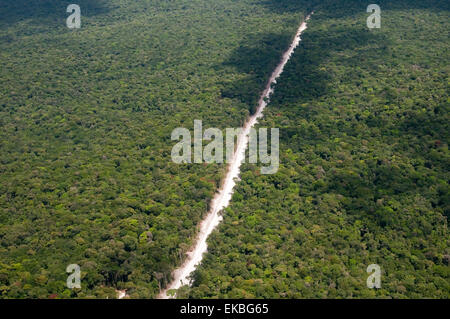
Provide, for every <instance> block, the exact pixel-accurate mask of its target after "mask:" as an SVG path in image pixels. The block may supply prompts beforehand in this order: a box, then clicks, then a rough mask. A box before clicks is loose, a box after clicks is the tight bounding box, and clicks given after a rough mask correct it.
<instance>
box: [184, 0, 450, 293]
mask: <svg viewBox="0 0 450 319" xmlns="http://www.w3.org/2000/svg"><path fill="white" fill-rule="evenodd" d="M286 2H290V1H286ZM292 2H293V1H292ZM322 3H324V5H323V6H319V7H316V13H315V14H314V16H313V17H312V19H311V20H310V23H309V25H308V29H307V31H306V32H305V33H304V35H303V36H302V38H303V41H302V43H301V44H300V46H299V48H298V49H297V50H296V52H295V53H294V55H293V57H292V59H291V60H290V61H289V62H288V64H287V65H286V68H285V71H284V73H283V74H282V76H281V78H280V79H279V81H277V82H278V83H277V85H276V88H275V94H274V96H273V97H272V102H271V104H269V106H268V108H266V110H265V117H264V119H263V120H262V121H261V123H260V126H261V127H279V128H280V133H281V141H280V144H281V146H280V148H281V149H280V154H281V164H282V165H281V166H280V170H279V171H278V173H277V174H275V175H268V176H261V175H260V174H259V167H258V165H245V167H244V169H243V171H242V174H241V175H242V181H241V182H240V183H239V184H238V186H237V189H236V193H235V195H234V196H233V202H232V204H231V206H230V207H229V208H228V209H227V210H226V214H225V217H224V221H223V224H221V225H220V226H219V228H218V230H217V231H216V232H215V233H214V234H213V235H212V236H211V237H210V239H209V242H208V254H207V255H206V256H205V259H204V261H203V263H202V265H201V266H200V267H199V269H198V270H197V271H196V272H195V274H194V279H195V283H194V286H193V287H192V288H191V289H189V291H187V292H186V291H182V295H181V297H191V298H375V297H379V298H385V297H392V298H430V297H433V298H448V297H449V296H450V285H449V282H450V277H449V269H450V266H449V262H450V260H449V256H450V248H449V238H450V237H449V232H448V218H449V205H448V203H449V193H448V181H449V177H450V176H449V171H448V168H449V167H450V153H449V151H448V142H449V131H450V130H449V122H450V121H449V120H450V118H449V103H448V102H449V100H448V92H449V83H448V71H449V67H448V62H447V61H448V60H449V55H448V49H449V43H448V38H447V31H446V30H448V28H449V25H448V7H447V9H446V10H445V9H444V8H443V2H436V1H434V2H433V1H421V2H419V1H413V2H411V1H384V2H382V3H379V4H380V6H381V8H382V28H381V29H379V30H368V29H367V27H366V23H365V22H366V17H367V14H366V13H365V7H364V5H361V2H357V1H345V3H344V1H334V2H333V4H331V3H330V2H325V1H322ZM373 263H376V264H379V265H380V266H381V269H382V288H381V289H379V290H376V289H375V290H371V289H368V288H367V286H366V279H367V277H368V274H367V273H366V268H367V266H368V265H370V264H373ZM184 289H185V288H184Z"/></svg>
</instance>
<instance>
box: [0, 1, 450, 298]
mask: <svg viewBox="0 0 450 319" xmlns="http://www.w3.org/2000/svg"><path fill="white" fill-rule="evenodd" d="M76 2H77V4H79V5H80V7H81V11H82V27H81V29H78V30H70V29H68V28H67V27H66V25H65V20H66V18H67V16H68V13H66V8H67V6H68V5H69V4H70V3H72V2H71V1H59V0H28V1H25V0H16V1H9V0H0V83H1V85H0V123H1V127H2V130H1V131H0V298H106V297H109V298H114V297H116V291H115V290H116V289H127V294H128V295H129V296H130V297H131V298H154V297H155V296H156V295H157V294H158V292H159V291H160V288H161V287H163V286H165V285H166V284H167V282H168V281H169V280H170V279H171V273H172V271H173V269H175V267H176V266H179V265H180V264H181V263H182V261H183V260H184V258H185V253H186V251H187V250H188V249H189V247H190V246H191V245H192V241H193V240H194V239H195V235H196V230H197V228H196V226H197V224H198V223H199V221H200V220H201V218H202V216H204V214H205V213H206V212H207V210H208V206H209V202H210V200H211V198H212V196H213V195H214V192H215V191H216V190H217V188H218V187H219V185H220V181H221V179H222V177H223V174H224V171H225V166H224V165H216V164H209V165H198V164H196V165H177V164H175V163H173V162H172V161H171V157H170V154H171V148H172V146H173V142H172V141H171V138H170V137H171V132H172V130H173V129H174V128H177V127H186V128H188V129H192V127H193V123H194V119H201V120H202V121H203V124H204V126H208V127H218V128H225V127H239V126H241V125H242V124H243V123H244V120H245V118H246V117H247V116H248V115H249V113H251V112H253V111H254V110H255V107H256V103H257V100H258V97H259V94H260V93H261V90H262V89H263V87H264V85H265V84H266V82H267V79H268V77H269V76H270V74H271V72H272V70H273V69H274V67H275V66H276V65H277V63H278V62H279V60H280V57H281V54H282V52H283V51H284V50H285V49H286V48H287V47H288V45H289V43H290V42H291V40H292V37H293V35H294V34H295V31H296V29H297V28H298V25H299V24H300V22H301V21H302V20H303V19H304V18H305V15H306V14H307V13H309V12H311V11H312V10H314V11H315V14H314V16H313V18H312V19H311V20H310V23H309V27H308V30H307V31H306V32H305V33H304V35H303V36H302V38H303V41H302V43H301V45H300V47H299V48H298V49H297V50H296V52H295V53H294V55H293V57H292V59H291V61H290V62H289V63H288V64H287V66H286V69H285V72H284V73H283V75H282V77H281V78H280V79H279V81H278V83H277V85H276V90H275V95H274V96H273V98H272V101H271V103H270V105H269V107H268V108H266V110H265V118H264V119H263V120H262V122H261V123H260V126H261V127H278V128H280V134H281V137H280V138H281V141H280V144H281V149H280V154H281V158H280V162H281V165H280V170H279V171H278V173H277V174H274V175H268V176H261V175H260V174H259V167H258V165H245V166H244V167H243V171H242V180H241V182H240V183H239V184H238V185H237V188H236V192H235V194H234V196H233V200H232V204H231V206H230V207H228V208H227V209H226V210H225V211H224V212H223V214H224V221H223V223H222V224H221V225H220V226H219V228H218V229H217V231H216V232H215V233H214V234H213V235H212V236H211V238H210V240H209V242H208V246H209V249H208V253H207V254H206V255H205V258H204V261H203V263H202V265H201V266H200V268H199V269H198V270H197V271H196V272H195V274H194V278H193V279H194V285H193V287H192V288H188V287H183V288H182V289H180V291H179V292H178V297H190V298H218V297H219V298H252V297H255V298H271V297H272V298H309V297H319V298H324V297H325V298H333V297H395V298H401V297H440V298H448V297H449V296H450V283H449V282H450V266H449V262H450V248H449V233H448V229H447V225H448V218H449V214H450V213H449V209H450V207H449V185H448V181H449V173H448V168H449V164H450V163H449V152H448V132H449V128H448V122H449V112H448V111H449V98H448V91H449V87H448V86H449V80H448V73H449V67H448V64H447V61H448V60H449V53H448V49H449V44H448V29H449V25H448V18H449V11H448V9H449V8H448V4H447V1H432V0H425V1H378V4H379V5H380V6H381V8H382V28H381V29H377V30H368V29H367V26H366V18H367V16H368V14H367V13H366V7H367V5H368V4H370V3H371V2H366V1H355V0H353V1H331V0H330V1H319V0H314V1H306V0H279V1H276V0H239V1H236V0H171V1H167V0H140V1H125V0H109V1H106V0H77V1H76ZM372 263H377V264H379V265H380V266H381V267H382V271H383V277H382V285H383V286H382V289H379V290H371V289H367V287H366V285H365V282H366V278H367V273H366V267H367V266H368V265H369V264H372ZM69 264H79V265H80V266H81V273H82V279H81V289H68V288H67V286H66V278H67V276H68V274H67V273H66V267H67V266H68V265H69Z"/></svg>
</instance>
